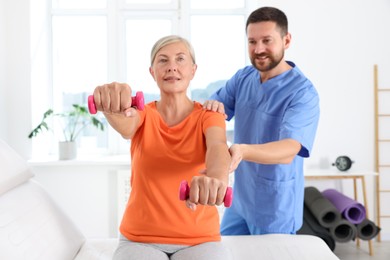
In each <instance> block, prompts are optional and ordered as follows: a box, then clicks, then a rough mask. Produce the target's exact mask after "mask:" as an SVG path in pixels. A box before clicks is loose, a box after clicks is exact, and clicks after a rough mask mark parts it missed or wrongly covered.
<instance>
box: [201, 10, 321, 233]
mask: <svg viewBox="0 0 390 260" xmlns="http://www.w3.org/2000/svg"><path fill="white" fill-rule="evenodd" d="M246 34H247V39H248V51H249V57H250V60H251V63H252V65H251V66H246V67H244V68H242V69H240V70H239V71H237V73H236V74H235V75H234V76H233V77H232V78H231V79H230V80H228V81H227V82H226V85H225V86H223V87H222V88H221V89H219V90H218V91H217V92H216V93H215V94H213V95H212V97H211V98H210V100H209V101H206V102H205V104H204V107H205V108H207V109H210V110H214V111H219V112H223V113H226V115H227V120H230V119H232V118H233V117H234V118H235V121H234V144H233V145H232V146H231V147H230V149H229V150H230V153H231V155H232V166H231V170H235V172H234V189H233V190H234V200H233V205H232V207H230V208H227V209H226V210H225V213H224V215H223V219H222V223H221V234H222V235H250V234H253V235H255V234H269V233H284V234H295V233H296V231H297V230H299V229H300V227H301V226H302V221H303V204H304V203H303V199H304V173H303V163H304V158H307V157H309V156H310V153H311V150H312V147H313V143H314V139H315V135H316V130H317V125H318V121H319V114H320V109H319V97H318V93H317V91H316V89H315V88H314V86H313V84H312V82H310V80H309V79H307V78H306V76H305V75H304V74H303V73H302V72H301V71H300V70H299V69H298V67H297V66H296V65H295V64H294V63H293V62H291V61H286V60H285V59H284V52H285V50H286V49H288V48H289V46H290V43H291V34H290V33H289V32H288V21H287V17H286V15H285V14H284V13H283V12H282V11H281V10H279V9H277V8H273V7H262V8H259V9H257V10H255V11H253V12H252V13H251V14H250V16H249V17H248V19H247V23H246Z"/></svg>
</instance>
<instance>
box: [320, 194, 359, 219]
mask: <svg viewBox="0 0 390 260" xmlns="http://www.w3.org/2000/svg"><path fill="white" fill-rule="evenodd" d="M322 195H323V196H324V197H325V198H327V199H328V200H329V201H330V202H332V204H333V205H334V206H335V207H336V208H337V210H338V211H340V213H341V215H342V216H343V217H344V218H345V219H346V220H348V221H349V222H351V223H352V224H360V223H361V222H362V221H363V220H364V219H365V218H366V209H365V208H364V206H363V205H362V204H360V203H359V202H357V201H356V200H353V199H351V198H349V197H347V196H345V195H344V194H342V193H341V192H339V191H337V190H335V189H327V190H324V191H323V192H322Z"/></svg>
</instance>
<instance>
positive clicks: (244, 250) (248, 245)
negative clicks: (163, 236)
mask: <svg viewBox="0 0 390 260" xmlns="http://www.w3.org/2000/svg"><path fill="white" fill-rule="evenodd" d="M222 241H223V243H225V244H226V245H227V246H228V247H229V249H230V250H231V252H232V255H233V259H238V260H255V259H262V260H263V259H266V260H290V259H291V260H305V259H307V260H313V259H315V260H337V259H339V258H338V257H336V255H334V254H333V252H332V251H331V250H330V249H329V247H328V246H327V245H326V243H325V242H324V241H323V240H322V239H320V238H318V237H315V236H310V235H281V234H272V235H261V236H224V237H223V238H222ZM116 246H117V240H116V239H107V240H101V239H100V240H97V239H87V242H86V243H85V244H84V245H83V247H82V248H81V250H80V252H79V254H78V255H77V257H76V258H75V260H98V259H99V260H106V259H107V260H111V259H112V254H113V253H114V251H115V248H116Z"/></svg>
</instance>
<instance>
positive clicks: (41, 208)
mask: <svg viewBox="0 0 390 260" xmlns="http://www.w3.org/2000/svg"><path fill="white" fill-rule="evenodd" d="M0 209H1V210H0V259H12V260H22V259H23V260H26V259H28V260H70V259H74V258H75V256H76V255H77V253H78V251H79V250H80V248H81V246H82V245H83V243H84V241H85V238H84V236H83V235H82V234H81V232H80V231H79V229H78V228H77V227H76V226H75V225H74V224H73V223H72V221H71V220H70V219H69V218H68V217H67V216H66V215H65V214H64V213H63V212H62V210H60V209H59V208H58V207H57V206H56V204H55V202H54V201H53V200H52V199H51V198H50V196H49V195H48V194H47V192H46V191H45V190H44V189H43V188H42V187H41V186H40V185H39V184H38V183H37V182H35V181H34V180H29V181H27V182H25V183H23V184H20V185H19V186H17V187H15V188H14V189H12V190H9V191H8V192H6V193H4V194H3V195H1V196H0Z"/></svg>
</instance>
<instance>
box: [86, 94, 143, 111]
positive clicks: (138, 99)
mask: <svg viewBox="0 0 390 260" xmlns="http://www.w3.org/2000/svg"><path fill="white" fill-rule="evenodd" d="M131 105H132V106H133V107H137V109H138V110H144V108H145V99H144V93H143V92H141V91H138V92H137V93H136V94H135V97H131ZM88 110H89V113H91V114H96V113H97V109H96V105H95V100H94V98H93V95H90V96H88Z"/></svg>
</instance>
